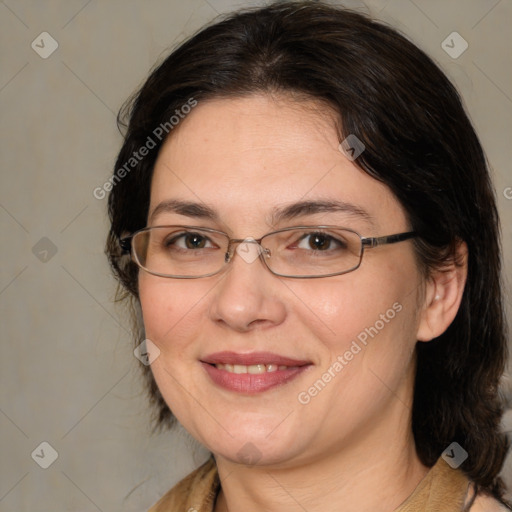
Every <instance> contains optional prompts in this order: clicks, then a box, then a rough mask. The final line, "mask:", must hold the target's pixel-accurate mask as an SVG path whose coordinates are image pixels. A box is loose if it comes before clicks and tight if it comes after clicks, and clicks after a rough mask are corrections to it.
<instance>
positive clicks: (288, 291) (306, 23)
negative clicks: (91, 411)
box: [107, 2, 507, 512]
mask: <svg viewBox="0 0 512 512" xmlns="http://www.w3.org/2000/svg"><path fill="white" fill-rule="evenodd" d="M125 114H126V115H127V117H128V118H129V123H128V128H127V133H126V137H125V142H124V145H123V147H122V149H121V151H120V153H119V156H118V159H117V163H116V170H115V171H114V175H113V177H112V183H113V189H112V192H111V195H110V197H109V213H110V218H111V230H110V234H109V238H108V242H107V253H108V256H109V258H110V262H111V264H112V267H113V270H114V273H115V275H116V276H117V277H118V279H119V280H120V283H121V284H122V286H123V287H124V289H125V291H126V292H127V295H128V294H129V295H130V296H131V297H133V298H134V301H135V304H136V305H137V306H139V305H140V308H141V313H142V319H143V326H142V325H141V326H140V328H141V333H140V334H141V337H138V342H139V341H140V339H143V338H146V344H145V349H146V351H147V353H146V354H147V355H146V357H147V360H146V361H145V362H146V363H148V365H147V366H145V367H144V368H145V372H146V377H147V382H148V386H149V392H150V397H151V399H152V400H153V402H154V404H155V406H156V407H157V409H158V412H159V415H158V421H159V423H160V425H164V424H166V425H170V424H172V423H173V422H174V421H175V419H177V420H178V421H179V422H180V423H181V424H182V425H183V426H184V427H185V428H186V429H187V430H188V432H190V433H191V434H192V436H194V437H195V438H196V439H197V440H198V441H199V442H201V443H202V444H203V445H204V446H205V447H207V448H208V449H209V450H210V451H211V453H212V457H211V458H210V459H209V460H208V461H207V462H206V463H205V464H204V465H203V466H202V467H201V468H198V470H196V471H195V472H194V473H192V474H191V475H189V476H188V477H187V478H186V479H185V480H183V481H182V482H180V483H179V484H178V485H177V486H176V487H175V488H173V489H172V490H171V491H170V492H169V493H168V494H167V495H166V496H164V497H163V498H162V500H161V501H160V502H159V503H158V504H157V505H155V507H154V508H152V509H151V510H152V511H159V512H160V511H182V510H183V511H186V510H189V511H193V510H197V511H215V512H225V511H233V510H244V511H245V510H249V511H253V510H258V511H259V510H266V511H273V510H286V511H293V510H307V511H308V512H314V511H317V510H322V511H326V510H333V511H334V510H336V511H338V510H343V511H345V512H347V511H348V512H351V511H358V512H361V511H376V510H378V511H382V512H387V511H390V512H391V511H394V510H396V511H400V512H404V511H420V510H421V511H427V510H428V511H436V512H440V511H456V510H457V511H459V510H471V511H473V512H474V511H480V510H482V511H483V510H485V511H494V510H496V511H498V510H505V506H504V505H502V504H500V498H501V497H502V495H503V486H502V484H501V481H500V480H499V478H498V476H497V475H498V473H499V471H500V468H501V466H502V464H503V459H504V457H505V453H506V448H507V445H506V439H505V437H504V436H503V435H502V434H500V433H499V431H498V424H499V420H500V416H501V406H500V404H499V402H498V398H497V385H498V380H499V377H500V375H501V374H502V373H503V369H504V364H505V356H506V354H505V347H506V344H505V336H504V322H503V309H502V302H501V289H500V278H499V274H500V257H499V243H498V218H497V213H496V207H495V203H494V197H493V191H492V187H491V184H490V180H489V174H488V171H487V169H486V164H485V158H484V154H483V151H482V149H481V146H480V144H479V142H478V140H477V137H476V135H475V132H474V130H473V128H472V127H471V124H470V122H469V120H468V118H467V116H466V114H465V112H464V109H463V107H462V106H461V102H460V99H459V97H458V95H457V93H456V91H455V90H454V88H453V86H452V85H451V84H450V82H449V81H448V80H447V78H446V77H445V76H444V75H443V74H442V72H441V71H440V70H439V69H438V68H437V67H436V66H435V65H434V64H433V62H432V61H431V60H430V59H429V58H428V57H427V56H426V55H425V54H424V53H423V52H421V51H420V50H419V49H418V48H416V47H415V46H414V45H413V44H411V43H410V42H409V41H407V40H406V39H405V38H404V37H403V36H401V35H399V34H397V33H396V32H395V31H394V30H393V29H391V28H389V27H386V26H384V25H382V24H380V23H376V22H373V21H371V20H369V19H368V18H366V17H364V16H362V15H360V14H356V13H353V12H350V11H347V10H343V9H338V8H334V7H332V6H328V5H325V4H322V3H318V2H315V3H312V2H290V3H279V4H275V5H272V6H270V7H266V8H263V9H253V10H250V11H245V12H240V13H236V14H234V15H232V16H230V17H229V18H227V19H225V20H224V21H221V22H219V23H216V24H214V25H212V26H210V27H207V28H205V29H203V30H202V31H200V32H199V33H198V34H197V35H195V36H194V37H193V38H191V39H190V40H189V41H187V42H185V43H184V44H183V45H181V46H180V47H179V48H178V49H176V50H175V51H174V52H173V53H172V54H171V55H170V56H169V57H168V58H167V59H166V60H165V61H164V62H163V63H162V64H161V65H160V66H159V67H158V68H157V69H156V70H154V71H153V73H152V74H151V76H150V77H149V79H148V80H147V82H146V83H145V84H144V86H143V87H142V89H141V90H140V92H139V93H138V94H137V95H136V96H135V97H134V99H133V101H132V102H131V103H130V104H129V106H128V108H127V110H126V111H125ZM138 342H137V343H138ZM138 350H139V351H140V350H141V349H138ZM149 363H150V364H149ZM171 411H172V412H171Z"/></svg>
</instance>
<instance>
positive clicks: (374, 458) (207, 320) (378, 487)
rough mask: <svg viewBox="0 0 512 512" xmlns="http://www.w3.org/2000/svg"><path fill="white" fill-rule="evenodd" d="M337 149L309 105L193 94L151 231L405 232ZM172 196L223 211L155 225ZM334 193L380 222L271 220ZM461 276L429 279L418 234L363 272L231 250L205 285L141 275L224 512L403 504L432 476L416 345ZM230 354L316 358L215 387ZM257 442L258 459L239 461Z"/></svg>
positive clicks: (367, 258) (176, 409)
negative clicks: (391, 313) (304, 398)
mask: <svg viewBox="0 0 512 512" xmlns="http://www.w3.org/2000/svg"><path fill="white" fill-rule="evenodd" d="M338 146H339V141H338V138H337V133H336V129H335V119H334V117H333V115H332V113H331V112H330V111H329V110H328V109H327V108H326V107H325V106H322V105H320V104H316V103H314V102H312V101H309V102H306V101H304V100H303V101H301V102H297V101H295V100H294V99H293V98H291V97H287V96H281V95H280V96H272V97H270V96H268V95H252V96H247V97H244V98H239V99H219V100H212V101H208V102H203V103H200V104H199V105H198V106H197V107H196V108H195V109H194V110H193V111H192V112H191V113H190V114H189V115H188V116H187V118H186V119H185V120H183V121H182V122H181V123H180V125H179V127H178V128H177V129H175V130H174V131H173V132H172V137H169V139H168V140H167V141H166V142H165V144H164V146H163V147H162V149H161V152H160V154H159V157H158V160H157V163H156V166H155V171H154V176H153V181H152V186H151V203H150V210H149V212H150V213H149V217H148V225H165V224H187V225H194V226H204V227H210V228H215V229H219V230H223V231H225V232H227V233H228V234H229V235H230V236H231V237H232V238H246V237H254V238H259V237H261V236H262V235H264V234H265V233H268V232H270V231H272V230H274V229H279V228H281V227H288V226H294V225H295V226H296V225H301V224H329V225H339V226H344V227H349V228H352V229H354V230H355V231H357V232H359V233H360V234H361V235H363V236H382V235H388V234H393V233H399V232H403V231H408V230H409V229H410V226H409V225H408V222H407V219H406V217H405V214H404V211H403V209H402V207H401V205H400V204H399V203H398V201H397V200H396V199H395V197H394V196H393V195H392V193H391V192H390V191H389V189H388V188H387V187H386V186H385V185H383V184H381V183H380V182H378V181H376V180H375V179H373V178H371V177H370V176H368V175H367V174H365V173H364V172H363V171H361V170H360V169H359V168H357V167H356V166H355V165H354V163H353V162H351V161H350V160H349V159H348V158H347V157H346V156H345V155H344V154H343V153H342V152H341V151H340V150H339V149H338ZM168 199H181V200H187V201H194V202H198V203H200V204H207V205H208V206H210V207H211V208H213V209H214V210H215V211H216V212H217V214H218V219H217V220H215V221H214V220H210V219H201V218H193V217H188V216H183V215H178V214H176V213H172V212H171V213H170V212H166V213H161V214H159V215H158V216H157V217H155V218H151V212H152V211H153V210H154V209H155V207H156V206H157V205H158V204H159V203H160V202H161V201H164V200H168ZM326 199H327V200H328V199H332V200H341V201H344V202H347V203H351V204H353V205H356V206H358V207H359V208H363V209H364V210H366V211H367V212H368V214H369V215H370V216H371V221H368V220H367V219H364V218H362V217H360V216H355V215H353V214H349V213H346V212H323V213H316V214H314V215H308V216H302V217H298V218H295V219H292V220H289V221H286V223H280V224H273V223H272V222H271V220H270V214H271V213H272V210H273V209H274V208H276V207H282V206H285V205H288V204H290V203H294V202H297V201H299V200H300V201H303V200H326ZM460 251H461V253H462V254H463V253H464V247H463V246H461V248H460ZM464 281H465V267H464V266H462V267H453V268H452V269H449V270H448V271H447V272H445V273H442V274H441V273H439V274H434V275H432V276H431V277H430V278H429V279H427V280H425V278H424V277H423V275H422V273H421V272H420V270H419V268H418V265H417V261H416V258H415V255H414V251H413V245H412V242H410V241H407V242H402V243H399V244H395V245H387V246H383V247H379V248H374V249H371V250H368V251H366V252H365V255H364V258H363V262H362V265H361V267H360V268H359V269H358V270H356V271H354V272H351V273H349V274H345V275H342V276H336V277H330V278H323V279H306V280H300V279H290V278H281V277H277V276H274V275H272V274H271V273H270V272H269V271H268V270H267V269H266V268H265V267H264V265H263V264H262V263H261V262H260V260H256V261H255V262H253V263H246V262H245V261H244V260H243V259H242V258H241V257H240V256H239V255H237V254H235V257H234V259H233V261H232V262H231V263H230V265H229V267H228V268H227V269H226V270H225V271H223V272H222V273H221V274H219V275H216V276H212V277H208V278H201V279H192V280H179V279H166V278H161V277H156V276H152V275H149V274H148V273H146V272H143V271H141V272H140V277H139V289H140V299H141V305H142V310H143V318H144V324H145V329H146V336H147V338H149V339H150V340H152V341H153V342H154V343H155V344H156V345H157V346H158V347H159V349H160V351H161V354H160V356H159V357H158V358H157V359H156V360H155V362H154V363H153V364H152V371H153V373H154V376H155V378H156V381H157V383H158V386H159V388H160V390H161V392H162V394H163V396H164V398H165V400H166V402H167V403H168V405H169V406H170V408H171V410H172V411H173V413H174V414H175V415H176V417H177V418H178V420H179V421H180V422H181V423H182V424H183V426H184V427H185V428H186V429H187V430H188V431H189V432H190V433H191V434H192V435H193V436H194V437H195V438H196V439H198V440H199V441H200V442H201V443H202V444H204V445H205V446H206V447H207V448H208V449H209V450H211V451H212V452H213V453H214V455H215V457H216V460H217V465H218V468H219V473H220V477H221V482H222V491H221V494H220V496H219V499H218V500H217V504H216V511H217V512H219V511H226V510H230V511H233V510H265V511H274V510H287V511H294V510H304V509H306V510H308V511H309V512H315V511H320V510H322V511H326V510H339V509H340V508H339V505H340V503H343V510H344V511H345V512H351V511H354V512H355V511H358V512H362V511H366V510H367V511H370V510H371V511H375V510H380V511H383V512H386V511H392V510H394V508H396V507H397V506H399V505H400V503H401V502H402V501H404V500H405V499H406V498H407V496H409V495H410V493H411V492H412V491H413V490H414V488H415V486H416V485H417V484H418V482H419V481H420V480H421V478H422V477H423V476H424V475H425V474H426V471H427V468H425V467H424V466H423V465H422V464H421V462H420V461H419V459H418V458H417V455H416V451H415V447H414V440H413V437H412V431H411V404H412V391H413V379H414V369H415V356H414V347H415V344H416V342H417V340H421V341H428V340H430V339H432V338H433V337H435V336H438V335H439V334H440V333H441V332H443V331H444V330H445V329H446V328H447V326H448V325H449V324H450V323H451V321H452V320H453V318H454V316H455V314H456V311H457V308H458V306H459V303H460V298H461V295H462V290H463V286H464ZM397 303H398V304H399V305H400V306H401V310H400V312H398V313H397V314H396V315H395V317H394V318H393V319H391V320H389V321H388V322H386V323H385V326H384V327H383V328H382V329H380V330H379V332H378V334H377V335H375V336H374V337H373V338H369V342H368V344H367V346H365V347H363V348H362V350H361V351H360V352H359V353H357V354H356V355H354V357H353V359H352V360H351V361H348V363H347V364H346V365H345V366H344V367H343V370H341V371H340V372H338V373H337V374H336V377H334V378H332V379H331V381H330V382H329V383H328V384H327V385H326V386H325V388H324V389H323V390H322V391H321V392H319V393H318V394H317V395H316V396H314V397H313V398H311V400H310V401H309V403H307V404H301V403H300V402H299V401H298V399H297V397H298V395H299V393H300V392H303V391H307V389H308V388H309V387H310V386H312V385H313V384H314V382H315V381H317V380H318V379H319V378H321V377H322V375H323V374H324V373H325V372H326V371H327V369H328V368H329V367H330V366H331V365H332V364H333V362H334V361H336V358H337V357H338V356H339V355H343V354H344V353H345V352H346V351H347V350H348V349H349V348H350V346H351V343H352V341H353V340H355V339H356V338H357V336H358V334H360V333H361V332H362V331H364V330H365V328H369V327H371V326H375V324H376V322H377V321H378V320H379V319H381V318H382V317H381V315H382V314H385V313H386V311H387V310H389V309H390V308H392V307H393V305H394V304H397ZM379 325H380V324H379ZM224 350H229V351H234V352H240V353H251V352H255V351H269V352H274V353H277V354H280V355H284V356H288V357H293V358H296V359H306V360H309V361H311V363H312V366H311V367H310V368H309V369H308V370H307V371H306V372H304V373H302V374H301V375H300V376H299V377H298V378H296V379H294V380H293V381H291V382H288V383H286V384H284V385H282V386H279V387H277V388H273V389H271V390H268V391H266V392H263V393H259V394H256V395H244V394H240V393H235V392H231V391H227V390H224V389H222V388H219V387H217V386H216V385H215V384H214V383H213V382H212V381H211V379H210V378H209V376H208V375H207V373H206V372H205V371H204V369H203V367H202V365H201V363H200V359H201V358H202V357H205V356H206V355H208V354H211V353H213V352H218V351H224ZM248 443H252V444H250V445H249V444H248ZM248 446H250V447H251V448H250V449H251V450H253V452H254V453H255V454H256V455H255V457H256V458H258V460H257V463H256V465H252V466H247V465H244V464H242V463H241V462H240V456H239V451H240V450H242V451H244V450H248V449H249V448H247V447H248ZM244 447H245V448H244ZM252 447H255V449H254V448H252Z"/></svg>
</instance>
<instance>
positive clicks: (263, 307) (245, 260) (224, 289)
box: [210, 238, 286, 332]
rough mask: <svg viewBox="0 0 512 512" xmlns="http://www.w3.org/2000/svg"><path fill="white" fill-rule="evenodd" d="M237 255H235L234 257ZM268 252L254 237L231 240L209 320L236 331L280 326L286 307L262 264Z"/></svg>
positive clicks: (271, 277) (273, 278)
mask: <svg viewBox="0 0 512 512" xmlns="http://www.w3.org/2000/svg"><path fill="white" fill-rule="evenodd" d="M235 253H236V254H235ZM266 257H270V251H269V250H268V249H265V248H263V247H261V245H260V244H259V243H258V242H257V241H256V240H254V239H253V238H246V239H243V240H239V239H236V240H232V241H231V244H230V247H229V248H228V251H227V253H226V262H230V264H229V266H228V268H227V270H226V273H225V274H224V275H223V276H222V279H221V282H220V283H219V284H218V285H217V286H216V287H215V288H214V290H213V296H212V299H211V306H210V317H211V319H212V321H214V322H216V323H218V324H221V325H223V326H225V327H229V328H231V329H233V330H235V331H238V332H247V331H250V330H252V329H255V328H266V327H271V326H276V325H279V324H280V323H282V322H283V321H284V320H285V318H286V306H285V302H284V300H283V298H282V297H281V296H280V294H279V291H280V290H279V289H280V288H282V286H281V285H280V283H279V280H278V278H277V277H276V276H274V275H273V274H271V273H270V272H269V270H268V269H267V268H266V266H265V265H264V264H263V262H262V261H261V258H266Z"/></svg>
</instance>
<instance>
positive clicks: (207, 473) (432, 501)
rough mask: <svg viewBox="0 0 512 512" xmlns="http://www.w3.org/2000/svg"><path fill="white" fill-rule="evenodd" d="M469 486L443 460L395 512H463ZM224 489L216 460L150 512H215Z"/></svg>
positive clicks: (459, 474)
mask: <svg viewBox="0 0 512 512" xmlns="http://www.w3.org/2000/svg"><path fill="white" fill-rule="evenodd" d="M468 486H469V480H468V478H467V477H466V476H465V475H464V473H462V471H459V470H454V469H452V468H451V467H450V466H448V464H447V463H446V462H445V461H444V460H443V459H441V458H440V459H439V460H438V461H437V462H436V464H435V465H434V466H433V467H432V469H431V470H430V471H429V472H428V473H427V475H426V476H425V478H423V480H422V481H421V482H420V483H419V484H418V486H417V487H416V489H415V490H414V492H413V493H412V494H411V495H410V496H409V498H407V499H406V500H405V501H404V502H403V503H402V504H401V505H400V506H399V507H398V508H397V509H396V510H395V512H459V511H462V510H463V505H464V500H465V497H466V495H467V491H468ZM219 489H220V482H219V475H218V472H217V466H216V465H215V460H214V458H213V457H210V458H209V459H208V460H207V461H206V462H205V463H204V464H203V465H202V466H201V467H199V468H197V469H196V470H195V471H193V472H192V473H190V474H189V475H188V476H187V477H185V478H184V479H183V480H181V481H180V482H179V483H177V484H176V485H175V486H174V487H173V488H172V489H171V490H170V491H169V492H168V493H167V494H166V495H165V496H164V497H163V498H162V499H161V500H160V501H159V502H158V503H157V504H156V505H154V506H153V507H152V508H151V509H150V510H149V512H189V511H190V512H213V507H214V505H215V499H216V498H217V494H218V492H219Z"/></svg>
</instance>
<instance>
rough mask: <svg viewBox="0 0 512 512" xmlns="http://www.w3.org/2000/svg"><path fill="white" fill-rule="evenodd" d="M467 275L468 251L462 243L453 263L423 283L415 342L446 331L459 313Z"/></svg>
mask: <svg viewBox="0 0 512 512" xmlns="http://www.w3.org/2000/svg"><path fill="white" fill-rule="evenodd" d="M467 274H468V248H467V245H466V243H465V242H459V243H458V245H457V249H456V254H455V256H454V257H453V258H452V260H451V261H450V262H449V263H448V264H447V265H446V266H444V267H443V269H442V270H436V271H435V272H434V273H433V274H432V275H431V276H430V277H429V279H428V281H427V283H426V286H425V294H424V303H423V306H422V310H421V315H420V321H419V324H418V332H417V340H418V341H430V340H432V339H434V338H437V337H438V336H440V335H441V334H443V332H444V331H446V329H448V327H449V325H450V324H451V323H452V322H453V320H454V318H455V316H456V315H457V311H458V310H459V306H460V303H461V300H462V295H463V293H464V286H465V284H466V278H467Z"/></svg>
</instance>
